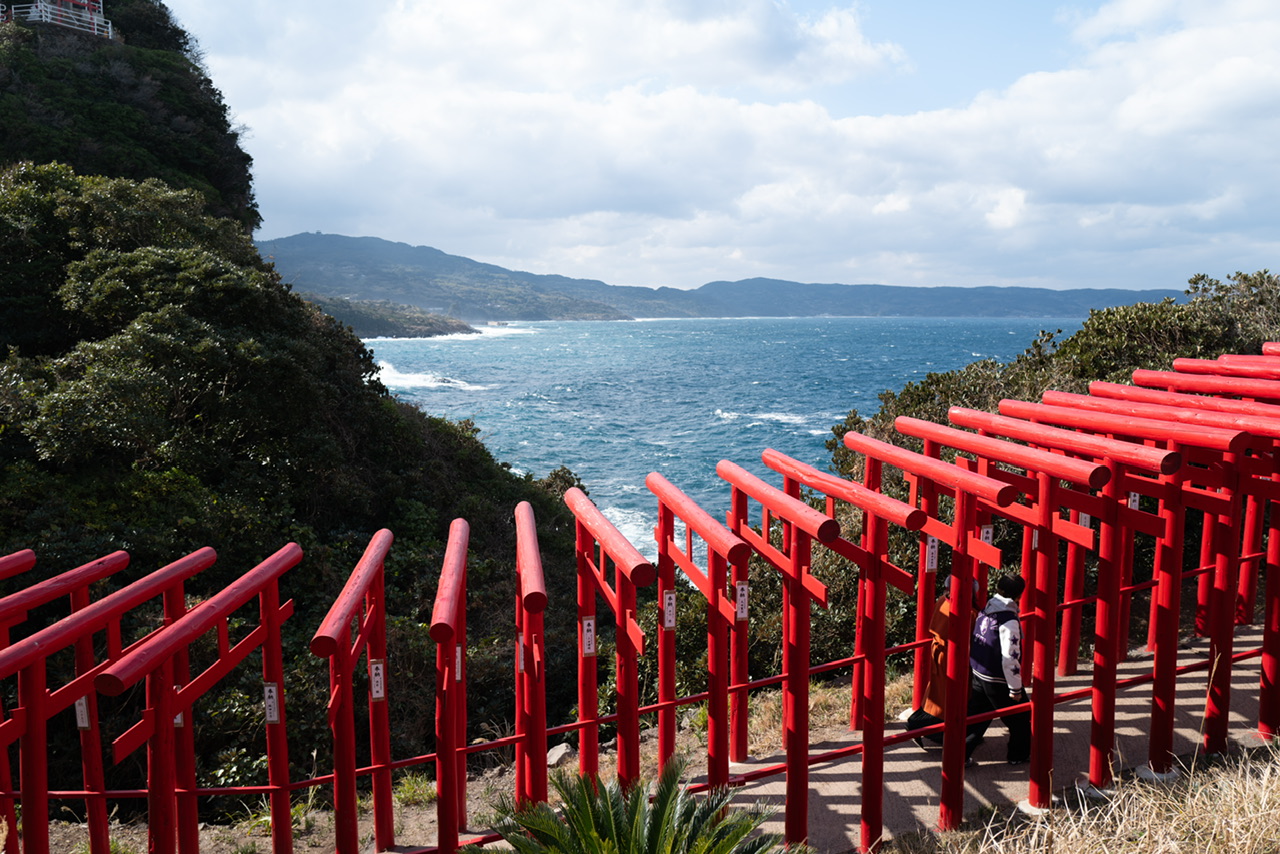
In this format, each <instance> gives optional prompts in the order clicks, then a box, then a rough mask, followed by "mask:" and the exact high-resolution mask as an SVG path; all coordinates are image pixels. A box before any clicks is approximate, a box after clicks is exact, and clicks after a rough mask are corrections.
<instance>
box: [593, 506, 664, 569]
mask: <svg viewBox="0 0 1280 854" xmlns="http://www.w3.org/2000/svg"><path fill="white" fill-rule="evenodd" d="M655 507H656V504H655ZM600 512H601V513H602V514H604V518H606V519H608V520H609V521H610V522H612V523H613V526H614V527H615V528H617V529H618V532H619V533H620V534H622V536H624V537H626V538H627V542H629V543H631V545H633V546H635V547H636V551H638V552H640V554H642V555H644V556H645V557H647V558H649V559H650V560H654V559H655V558H656V557H657V554H658V544H657V543H655V542H654V541H653V526H654V524H655V523H656V522H657V518H656V516H655V515H653V514H650V513H646V512H643V511H640V510H626V509H624V508H622V507H601V508H600ZM655 513H656V510H655Z"/></svg>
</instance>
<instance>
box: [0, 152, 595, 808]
mask: <svg viewBox="0 0 1280 854" xmlns="http://www.w3.org/2000/svg"><path fill="white" fill-rule="evenodd" d="M376 370H377V369H376V365H375V364H374V361H373V358H372V354H371V352H370V351H369V350H368V349H367V348H366V347H364V345H363V344H362V343H361V341H360V340H359V339H358V338H356V337H355V336H354V335H353V334H352V333H351V332H350V330H349V329H347V328H346V327H345V326H343V325H342V324H340V323H338V322H337V321H335V320H334V319H333V318H331V317H329V316H327V315H325V314H323V313H321V312H320V311H318V310H317V309H316V308H315V307H314V306H311V305H310V304H308V303H306V302H305V301H303V300H302V299H301V298H300V297H299V296H297V295H296V294H294V293H292V292H291V291H290V290H289V289H288V287H287V286H285V285H283V284H282V283H281V282H280V281H279V277H278V276H277V275H276V274H275V272H274V270H273V269H272V268H271V266H270V265H269V264H267V263H265V262H264V261H262V259H261V258H260V257H259V256H258V254H257V252H256V250H255V248H254V246H253V244H252V242H251V241H250V240H249V237H248V236H247V235H246V234H245V233H244V232H243V230H242V229H240V228H239V227H238V226H237V224H236V223H235V222H233V221H230V220H228V219H225V218H218V217H213V216H210V215H209V214H207V213H206V212H205V210H204V199H203V197H202V196H201V195H200V194H199V193H197V192H195V191H193V190H176V189H173V188H171V187H169V186H167V185H165V184H163V183H162V182H160V181H155V180H149V181H143V182H135V181H130V180H126V179H120V178H104V177H101V176H82V175H77V174H76V173H75V172H73V171H72V170H71V169H70V168H68V167H66V166H58V165H45V166H35V165H32V164H29V163H27V164H19V165H17V166H15V167H13V168H11V169H8V170H6V171H4V172H0V553H7V552H10V551H15V550H18V549H21V548H35V549H36V550H37V552H38V554H39V557H40V561H41V566H42V567H48V568H49V570H50V571H54V572H57V571H63V570H66V569H69V568H71V567H73V566H75V565H77V564H79V563H83V562H85V561H88V560H91V559H93V558H96V557H99V556H101V555H103V554H105V553H107V552H110V551H112V550H114V549H117V548H123V549H126V550H128V551H129V552H130V554H131V556H132V561H131V564H130V568H129V570H128V571H127V573H125V574H123V575H122V577H121V578H120V580H121V581H127V580H132V579H133V578H136V577H138V576H139V575H141V574H144V573H146V572H148V571H150V570H152V569H155V568H156V567H158V566H160V565H163V564H164V563H168V562H169V561H171V560H173V559H175V558H177V557H179V556H181V555H182V554H185V553H187V552H190V551H193V550H195V549H196V548H199V547H201V546H205V545H212V546H214V547H215V548H216V549H217V550H218V553H219V560H218V562H217V563H216V564H215V565H214V567H212V568H211V569H209V570H207V571H206V572H204V573H202V574H201V575H200V576H197V577H196V578H195V579H193V581H192V582H191V583H190V585H189V588H188V590H189V593H190V594H191V595H194V596H207V595H209V594H210V593H211V592H213V591H215V590H217V589H220V588H221V587H222V586H224V585H225V584H226V583H227V582H228V581H229V580H230V579H231V578H233V577H236V576H238V575H239V574H241V573H243V572H244V571H245V570H246V569H248V568H249V567H251V566H253V565H254V564H255V563H256V562H257V561H259V560H261V559H263V558H264V557H266V556H267V555H269V554H271V553H272V552H274V551H275V550H276V549H277V548H279V547H280V546H281V545H283V544H284V543H285V542H287V541H288V540H295V541H298V542H299V543H301V544H302V546H303V548H304V550H305V552H306V559H305V567H304V568H300V569H298V570H295V571H294V572H293V573H290V574H288V575H286V576H285V578H284V584H285V595H287V596H290V597H292V598H293V599H294V602H295V616H294V618H293V620H291V621H290V622H289V623H288V624H287V625H286V631H287V632H289V633H292V634H291V637H290V638H289V639H288V643H287V648H289V649H291V650H293V651H294V652H295V653H296V657H295V659H294V660H293V661H292V662H291V663H290V664H289V667H290V671H291V673H292V674H293V676H292V681H291V689H292V690H291V696H290V721H291V725H290V734H291V737H294V738H296V739H297V741H298V743H299V747H298V750H297V754H296V755H297V756H299V757H303V756H309V755H310V752H311V749H312V748H313V747H314V746H315V745H316V744H320V745H324V744H327V743H328V736H327V734H326V725H325V718H324V708H323V705H324V702H325V700H326V698H327V688H326V687H325V686H326V682H327V679H326V677H325V676H324V675H323V673H322V672H321V667H322V665H321V663H320V662H319V660H318V659H315V658H314V657H312V656H310V655H309V654H308V653H307V651H306V650H307V641H308V639H309V637H310V634H311V632H313V631H314V630H315V627H316V626H317V625H318V624H319V621H320V618H321V617H322V616H323V614H324V613H325V611H326V610H327V609H328V607H329V606H330V605H331V604H332V602H333V599H334V597H335V595H336V594H337V592H338V590H339V589H340V588H341V586H342V584H343V583H344V582H345V580H346V576H347V574H348V573H349V572H350V570H351V568H352V567H353V566H354V565H355V562H356V560H357V559H358V557H359V555H360V553H361V551H362V550H363V548H364V546H365V544H366V543H367V542H368V539H369V537H370V536H371V535H372V534H373V532H374V531H376V530H377V529H378V528H382V527H387V528H391V529H392V530H393V531H394V532H395V534H396V544H395V546H394V547H393V549H392V554H391V556H390V558H389V561H388V564H387V600H388V608H389V611H390V612H391V613H392V614H395V615H397V616H398V618H399V619H398V620H397V621H396V622H395V624H394V626H393V628H392V631H391V638H392V641H391V642H392V644H393V649H392V654H391V656H389V658H390V661H391V665H392V667H393V668H395V669H394V670H393V671H392V672H391V673H390V674H389V677H390V679H391V680H392V681H393V684H403V685H408V684H412V681H413V680H414V679H416V678H421V677H422V675H423V674H424V673H426V672H428V671H429V670H430V669H431V668H432V667H433V665H432V664H431V660H432V656H431V655H429V654H428V651H429V650H430V649H431V648H432V647H431V645H430V643H431V642H430V639H429V637H428V636H427V634H426V623H427V622H428V620H429V616H430V609H431V602H432V599H433V597H434V593H435V584H436V580H437V577H438V573H439V566H440V562H441V559H442V553H443V548H444V542H445V540H446V536H447V529H448V525H449V523H450V521H451V520H452V519H454V518H455V517H459V516H461V517H465V518H466V519H467V520H468V521H469V522H470V524H471V529H472V557H471V572H470V578H471V582H472V594H471V613H472V614H473V619H472V620H471V621H470V624H469V633H470V635H471V648H472V651H473V654H472V657H471V660H470V663H469V670H470V674H471V677H472V680H473V683H472V684H473V689H472V690H473V697H475V701H474V703H473V705H472V714H473V716H474V719H475V720H476V721H477V722H481V721H486V720H488V721H500V720H502V718H503V717H504V716H509V715H510V714H511V712H510V706H511V690H512V689H511V685H510V681H511V680H510V665H509V655H510V647H509V643H508V642H509V624H510V616H509V615H510V607H511V602H512V600H513V598H514V589H513V581H514V572H513V567H512V563H513V559H514V554H515V543H514V530H513V525H512V524H511V514H512V511H513V509H514V507H515V505H516V504H517V503H519V502H520V501H526V500H527V501H530V502H531V503H532V504H533V505H534V508H535V512H536V515H537V519H538V523H539V541H540V545H541V546H542V549H543V555H544V557H543V561H544V566H545V567H546V573H547V579H548V585H549V588H550V590H549V593H550V594H551V595H552V596H553V597H554V598H555V601H556V602H558V603H567V602H570V601H572V600H573V597H574V595H575V593H574V577H575V575H574V573H575V565H574V559H573V525H572V523H571V516H570V514H569V513H568V510H567V509H566V508H565V507H564V505H563V503H562V502H561V501H560V500H559V493H561V492H563V489H564V488H566V486H567V485H572V484H573V483H576V478H574V477H573V475H572V473H571V472H568V471H567V470H561V471H557V472H555V473H553V474H552V475H551V476H550V477H549V478H548V479H547V480H546V481H538V480H535V479H534V478H533V477H532V476H517V475H514V474H512V473H511V472H510V471H509V469H508V468H507V467H505V466H503V465H502V464H500V463H499V462H498V461H496V460H495V459H494V458H493V456H492V454H491V453H490V452H489V450H488V449H487V448H486V447H485V446H484V444H483V443H482V442H481V441H480V440H479V438H478V436H477V430H476V429H475V427H474V425H471V424H468V423H466V422H461V423H459V422H452V421H448V420H446V419H441V418H436V417H432V416H430V415H428V414H426V413H423V412H421V411H420V410H418V409H416V408H414V407H412V406H409V405H407V404H403V403H401V402H399V401H397V400H396V399H394V398H393V397H391V396H390V395H389V394H388V393H387V390H386V389H385V388H384V387H383V386H382V385H381V384H380V383H379V382H378V381H377V378H376ZM14 583H16V582H14ZM10 589H12V584H10V585H8V586H0V595H2V594H3V593H4V592H7V590H10ZM573 614H574V609H573V608H564V607H557V608H556V609H554V610H553V612H551V613H549V614H548V625H547V639H548V649H549V651H550V654H551V655H552V657H553V659H555V660H556V662H558V663H554V664H553V665H552V666H555V667H557V668H558V669H564V668H567V667H571V666H572V665H571V664H570V663H569V662H570V661H571V659H572V657H573V650H574V643H573V637H574V631H575V627H574V620H573ZM206 653H207V655H209V656H212V655H216V650H213V649H210V650H207V651H206ZM237 679H241V677H237ZM243 679H248V680H249V682H251V681H252V679H251V677H250V676H245V677H243ZM241 681H243V680H241ZM225 690H226V691H227V692H230V693H229V694H228V698H227V699H226V701H225V702H219V703H218V709H219V712H218V715H219V716H218V721H217V724H218V725H217V727H216V730H217V731H216V732H215V731H213V729H208V730H206V729H200V730H199V732H200V733H201V736H200V737H201V738H202V742H201V744H202V750H203V755H206V756H208V757H210V758H211V761H210V768H209V772H208V773H210V774H217V775H220V776H219V777H218V779H219V780H220V781H221V782H224V783H229V782H235V781H233V780H231V779H230V777H228V776H227V775H229V774H230V775H233V776H234V775H235V774H239V773H241V772H242V771H243V773H245V774H249V773H257V770H260V768H259V764H256V763H253V762H247V761H246V762H240V761H238V760H236V761H232V760H231V759H225V757H236V756H253V755H256V751H257V750H258V748H257V747H255V745H254V743H253V741H252V733H253V732H254V731H255V728H254V727H253V726H252V725H251V724H250V723H249V721H250V720H251V719H252V716H253V715H255V714H259V713H260V711H258V710H255V709H256V706H255V705H254V704H252V703H244V702H239V701H236V700H235V697H239V696H244V697H251V696H254V694H255V693H256V692H257V690H259V689H254V687H253V686H252V685H251V684H248V683H245V684H238V683H237V682H236V681H234V680H233V682H232V683H230V684H229V685H227V686H226V687H225ZM572 690H573V686H572V685H571V684H564V685H563V686H561V693H560V694H553V695H552V696H551V697H550V698H549V704H550V708H551V709H552V713H553V714H554V715H562V714H564V713H565V712H566V711H567V709H568V708H569V706H570V704H571V703H572V696H571V693H572ZM404 697H405V701H404V702H402V703H397V704H396V706H395V707H394V711H395V714H396V717H395V719H394V720H393V721H392V727H393V737H394V739H395V744H396V749H397V755H416V754H419V753H422V752H425V751H427V750H429V749H430V742H429V734H430V733H431V732H432V731H433V727H432V725H431V721H432V719H433V709H432V706H431V702H432V701H431V697H430V695H429V694H424V695H421V696H417V695H416V694H415V692H406V693H405V695H404ZM415 698H416V699H415ZM238 716H248V719H247V720H241V719H240V718H239V717H238ZM228 732H232V733H242V735H235V736H232V737H230V738H229V737H228V735H227V734H228ZM424 740H425V741H426V743H424ZM302 745H305V748H306V749H303V748H302ZM66 755H67V756H74V755H75V754H74V752H73V751H70V750H68V751H67V753H66ZM219 756H223V757H224V759H225V761H224V760H223V759H217V757H219ZM237 769H239V770H237ZM255 769H257V770H255ZM238 782H241V783H249V782H255V781H254V780H249V779H241V780H238ZM258 782H260V781H258Z"/></svg>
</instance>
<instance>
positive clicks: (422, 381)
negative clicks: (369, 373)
mask: <svg viewBox="0 0 1280 854" xmlns="http://www.w3.org/2000/svg"><path fill="white" fill-rule="evenodd" d="M378 379H380V380H382V384H383V385H385V386H387V387H388V388H392V389H397V388H449V389H457V390H459V391H484V390H485V389H486V388H488V386H482V385H474V384H472V383H469V382H465V381H463V380H455V379H453V378H452V377H442V376H439V375H438V374H404V373H401V372H400V371H397V370H396V369H395V366H393V365H392V364H391V363H390V362H378Z"/></svg>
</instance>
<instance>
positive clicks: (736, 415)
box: [715, 409, 813, 427]
mask: <svg viewBox="0 0 1280 854" xmlns="http://www.w3.org/2000/svg"><path fill="white" fill-rule="evenodd" d="M715 416H716V417H717V418H719V419H720V420H721V421H737V420H739V419H741V418H750V419H752V421H751V423H750V424H749V425H748V426H751V427H759V426H761V425H763V424H767V423H772V424H791V425H795V426H802V425H805V424H810V423H812V422H813V416H811V415H797V414H795V413H794V412H733V411H731V410H730V411H726V410H723V409H717V410H716V411H715Z"/></svg>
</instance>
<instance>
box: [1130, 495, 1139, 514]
mask: <svg viewBox="0 0 1280 854" xmlns="http://www.w3.org/2000/svg"><path fill="white" fill-rule="evenodd" d="M1139 498H1141V496H1140V495H1138V493H1136V492H1130V493H1129V509H1130V510H1137V509H1138V500H1139Z"/></svg>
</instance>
